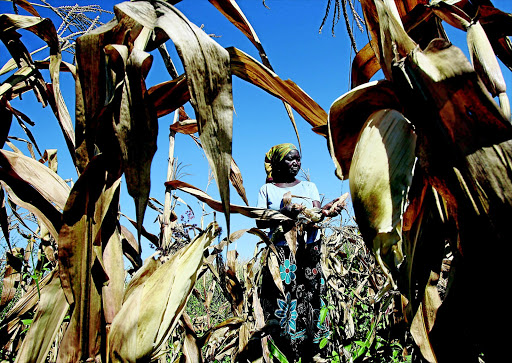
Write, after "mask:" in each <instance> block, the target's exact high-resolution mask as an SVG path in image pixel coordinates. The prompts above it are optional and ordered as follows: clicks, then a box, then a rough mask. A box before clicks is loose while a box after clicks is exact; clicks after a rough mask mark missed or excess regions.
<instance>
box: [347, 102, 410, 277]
mask: <svg viewBox="0 0 512 363" xmlns="http://www.w3.org/2000/svg"><path fill="white" fill-rule="evenodd" d="M415 148H416V135H415V134H414V132H413V130H412V126H411V124H410V123H409V122H408V120H407V119H406V118H405V117H404V116H403V115H402V114H401V113H399V112H398V111H396V110H391V109H384V110H380V111H377V112H375V113H373V114H372V115H371V116H370V117H369V118H368V121H367V123H366V124H365V126H364V128H363V130H362V132H361V135H360V137H359V140H358V143H357V145H356V148H355V150H354V156H353V159H352V165H351V166H350V173H349V182H350V192H351V195H352V201H353V206H354V213H355V216H356V219H357V223H358V225H359V228H360V230H361V233H362V235H363V238H364V240H365V242H366V244H367V245H368V246H370V247H371V249H372V250H373V252H374V254H375V256H376V259H377V261H378V262H379V265H380V266H381V267H382V269H383V271H384V272H385V273H386V274H387V275H388V277H389V278H390V279H391V281H392V278H391V275H390V274H389V271H388V269H387V268H386V266H384V264H383V258H385V257H386V260H387V264H388V267H389V268H395V267H397V266H398V265H399V264H400V263H401V260H402V258H403V256H401V251H400V244H401V241H402V214H403V212H404V209H405V202H406V198H407V192H408V189H409V187H410V185H411V181H412V175H413V166H414V163H415ZM390 250H392V251H390Z"/></svg>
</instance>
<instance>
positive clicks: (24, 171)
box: [0, 150, 71, 210]
mask: <svg viewBox="0 0 512 363" xmlns="http://www.w3.org/2000/svg"><path fill="white" fill-rule="evenodd" d="M0 165H1V166H2V168H4V169H5V170H7V171H8V172H9V174H11V175H13V176H17V177H19V178H21V179H23V180H25V181H26V182H27V183H28V184H30V185H31V186H32V187H34V189H35V190H37V191H38V192H39V193H40V194H41V195H42V196H43V197H44V198H46V200H48V201H49V202H51V203H55V205H56V206H57V207H58V208H59V209H61V210H62V209H64V206H65V204H66V200H67V198H68V196H69V192H70V190H71V188H70V187H69V185H67V184H66V182H65V181H64V180H63V179H62V178H61V177H60V176H59V175H58V174H57V173H56V172H55V171H53V170H52V169H51V168H48V167H46V166H45V165H43V164H41V163H40V162H38V161H36V160H34V159H32V158H29V157H26V156H23V155H21V154H17V153H13V152H10V151H7V150H0Z"/></svg>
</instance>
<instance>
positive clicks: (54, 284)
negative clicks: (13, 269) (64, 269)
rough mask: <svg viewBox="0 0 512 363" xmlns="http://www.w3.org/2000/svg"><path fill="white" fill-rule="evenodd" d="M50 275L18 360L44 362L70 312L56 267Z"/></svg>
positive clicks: (42, 289) (17, 357) (42, 290)
mask: <svg viewBox="0 0 512 363" xmlns="http://www.w3.org/2000/svg"><path fill="white" fill-rule="evenodd" d="M49 275H50V277H49V281H48V283H47V284H46V285H45V286H44V287H43V288H41V292H40V293H41V298H40V300H39V302H38V304H37V310H36V313H35V315H34V318H33V319H32V324H31V325H30V329H29V331H28V333H27V336H26V337H25V339H23V343H22V345H21V347H20V350H19V351H18V354H17V356H16V362H44V361H45V359H46V357H47V356H48V352H49V351H50V348H51V347H52V345H53V343H54V342H55V337H56V336H57V334H58V333H59V331H60V329H61V324H62V322H63V321H64V318H65V316H66V315H67V313H68V310H69V304H68V302H67V301H66V297H65V296H64V290H62V288H61V286H60V279H59V273H58V271H57V270H56V269H54V270H52V271H51V272H50V274H49Z"/></svg>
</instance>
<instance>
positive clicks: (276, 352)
mask: <svg viewBox="0 0 512 363" xmlns="http://www.w3.org/2000/svg"><path fill="white" fill-rule="evenodd" d="M268 348H269V350H270V356H271V357H275V358H277V360H279V362H281V363H288V359H287V358H286V356H285V355H284V354H283V352H281V351H280V350H279V348H278V347H277V346H276V345H275V344H274V342H273V341H272V339H269V340H268Z"/></svg>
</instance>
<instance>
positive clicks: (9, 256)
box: [0, 247, 23, 311]
mask: <svg viewBox="0 0 512 363" xmlns="http://www.w3.org/2000/svg"><path fill="white" fill-rule="evenodd" d="M20 253H21V250H20V248H19V247H15V248H14V250H12V252H6V253H5V257H6V263H5V265H4V267H3V275H4V276H3V279H2V295H1V299H0V310H2V311H3V309H4V308H5V307H6V306H7V304H9V303H10V302H11V300H12V299H13V298H14V295H15V294H16V290H17V288H18V286H19V284H20V282H21V275H22V273H23V264H22V262H21V260H20V258H19V257H21V255H20Z"/></svg>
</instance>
